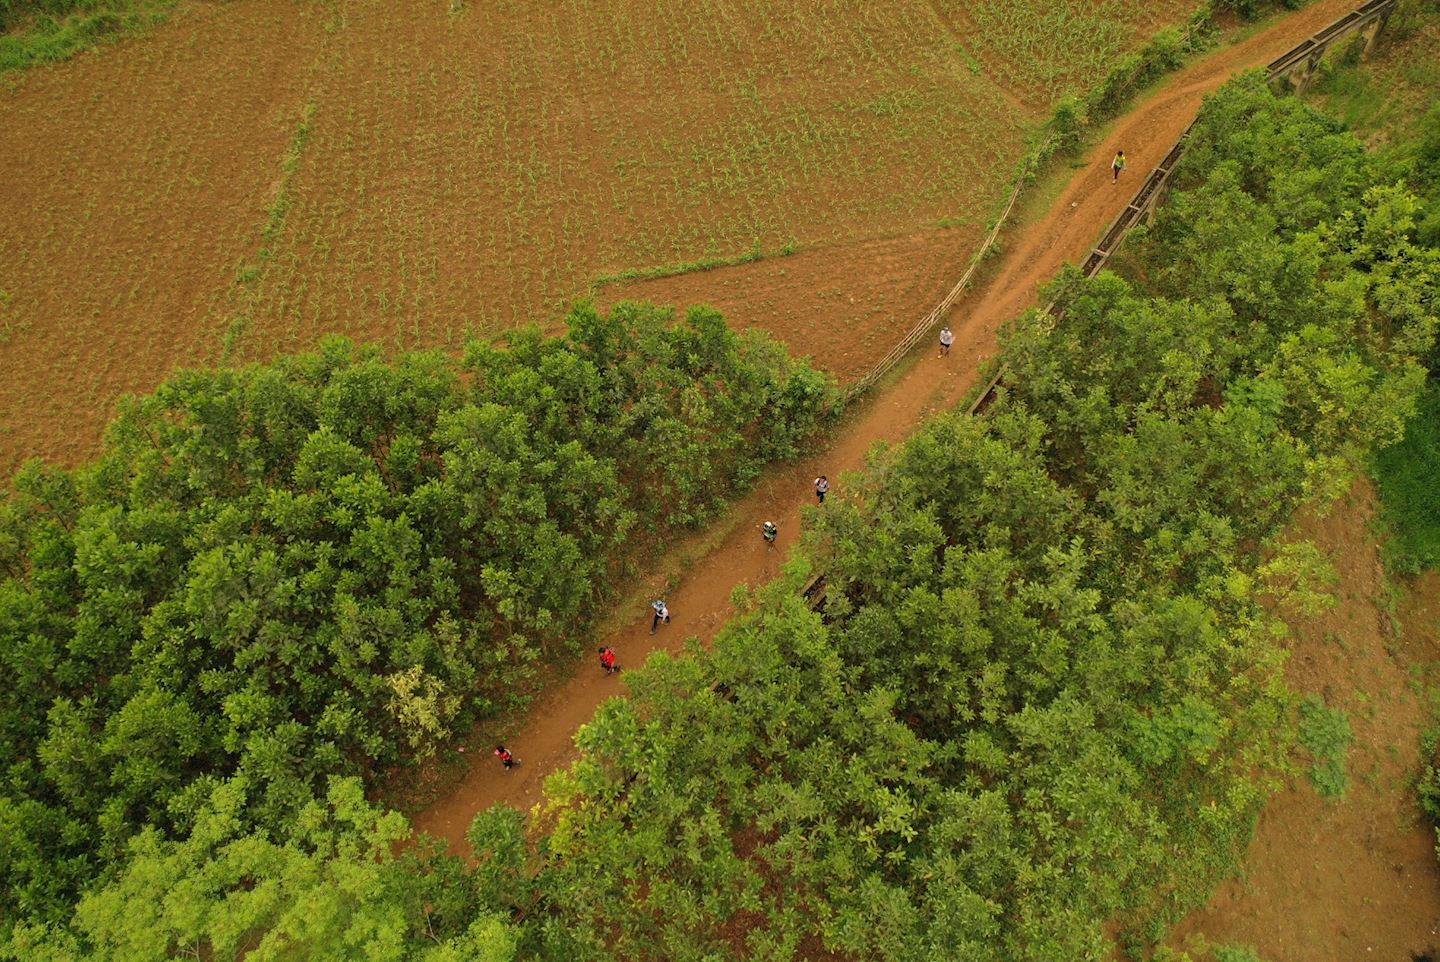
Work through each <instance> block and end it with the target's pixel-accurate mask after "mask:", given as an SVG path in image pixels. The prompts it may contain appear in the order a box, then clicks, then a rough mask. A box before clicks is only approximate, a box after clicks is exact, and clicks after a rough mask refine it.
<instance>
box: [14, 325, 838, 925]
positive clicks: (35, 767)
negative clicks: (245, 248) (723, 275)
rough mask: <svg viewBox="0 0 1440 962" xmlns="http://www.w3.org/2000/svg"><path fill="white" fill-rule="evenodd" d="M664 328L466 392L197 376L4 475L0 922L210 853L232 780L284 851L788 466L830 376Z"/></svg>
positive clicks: (501, 365)
mask: <svg viewBox="0 0 1440 962" xmlns="http://www.w3.org/2000/svg"><path fill="white" fill-rule="evenodd" d="M669 319H670V313H669V311H668V310H662V309H659V308H653V307H649V306H645V305H639V304H623V305H620V306H618V307H616V308H615V310H614V311H613V312H612V313H611V314H610V315H609V316H603V315H601V314H599V313H597V312H596V311H595V310H594V309H593V308H591V307H589V306H586V305H582V306H581V307H579V308H577V309H576V310H575V311H573V312H572V313H571V315H570V316H569V318H568V322H569V328H570V332H569V334H568V336H567V337H565V338H563V339H544V338H542V337H540V336H539V335H538V334H535V333H524V332H522V333H519V334H516V335H515V336H514V337H513V338H512V339H511V342H510V344H509V346H508V347H507V348H506V349H504V350H498V349H494V348H491V347H487V346H484V345H481V344H472V345H471V346H470V348H469V349H468V350H467V352H466V355H465V359H464V362H463V364H459V363H456V362H454V361H452V360H450V359H448V358H446V357H444V356H442V355H440V354H437V353H423V354H409V355H405V356H402V357H399V358H397V359H395V360H394V361H389V362H387V361H385V360H382V359H381V358H380V357H379V355H378V352H376V351H374V350H371V349H359V348H356V347H354V346H353V345H351V344H350V343H349V342H347V341H344V340H342V339H332V340H329V341H326V342H325V343H324V344H323V345H322V346H321V348H320V349H319V350H318V351H317V352H315V353H311V354H305V355H301V356H297V357H290V358H283V359H281V360H279V361H277V362H275V363H274V364H272V365H269V366H264V367H259V366H255V367H249V368H245V369H242V370H218V371H204V372H200V371H196V372H187V373H183V374H180V375H177V376H176V377H174V378H172V379H171V380H170V381H169V382H168V383H167V384H165V385H164V386H163V387H162V388H161V389H160V390H159V391H157V392H156V393H155V394H154V395H153V396H149V397H143V398H137V399H132V400H131V401H129V402H128V403H127V404H126V405H125V406H124V409H123V411H122V413H121V415H120V417H119V418H118V420H117V421H116V422H115V423H114V424H113V425H112V426H111V429H110V432H109V435H108V438H107V442H106V448H105V453H104V455H103V457H101V459H100V460H99V461H97V462H96V463H95V464H93V465H91V466H89V467H87V468H85V469H83V470H80V471H75V472H67V471H61V470H56V469H51V468H47V467H44V466H42V465H40V464H38V463H32V464H30V465H28V466H27V467H26V468H25V469H24V470H22V471H21V472H20V474H19V475H18V476H17V478H16V480H15V491H14V493H13V494H10V495H8V496H6V497H5V498H4V500H3V501H0V575H3V581H0V637H3V645H0V684H3V687H4V688H5V689H6V690H7V691H8V692H10V693H11V695H10V696H8V697H7V700H6V702H5V704H4V707H3V711H0V765H3V771H4V782H3V786H4V787H3V789H0V850H3V851H5V852H6V853H7V856H6V858H5V859H4V860H3V861H0V893H3V895H0V906H4V908H3V909H0V921H3V922H9V921H13V919H14V917H15V915H14V914H13V913H20V914H24V915H31V916H36V917H42V918H43V917H47V916H50V917H53V916H56V915H60V914H63V913H64V912H65V911H67V910H68V907H69V905H70V902H71V900H72V899H73V896H74V894H75V892H76V890H77V889H78V888H79V887H80V886H83V885H85V884H86V883H88V882H89V881H90V880H91V879H93V878H94V877H95V876H96V875H97V873H99V872H102V871H104V870H105V869H106V867H107V866H109V865H111V864H112V863H113V862H114V860H115V859H116V858H118V857H119V856H120V855H121V854H122V853H123V852H124V851H125V848H126V845H127V844H128V843H129V842H130V841H131V840H132V839H135V838H137V837H140V836H146V837H154V838H158V837H161V836H171V837H183V836H185V835H186V834H187V833H193V832H198V831H200V826H202V825H204V824H205V823H204V822H203V821H201V816H202V814H203V813H204V812H206V811H207V806H211V805H213V804H218V803H217V802H215V801H214V800H213V799H212V795H214V793H215V792H216V790H217V789H218V788H219V787H220V786H221V785H222V784H231V783H228V782H227V781H226V780H227V779H233V780H234V781H233V784H234V785H236V786H239V787H235V788H233V789H232V791H233V795H229V796H226V799H227V801H226V802H225V804H226V805H227V806H228V808H227V809H226V811H227V812H231V814H232V815H234V818H238V819H240V821H239V822H238V823H237V824H236V825H230V823H229V822H227V823H226V824H227V825H230V828H231V829H232V830H235V831H239V830H241V829H243V830H247V831H248V830H255V831H261V832H264V833H267V836H268V837H275V838H286V837H289V834H290V830H291V829H292V828H293V827H294V826H296V825H298V824H300V822H303V821H304V819H305V817H306V816H305V814H304V813H305V812H306V811H308V809H307V806H309V805H311V804H312V801H313V799H314V797H315V794H316V791H317V790H319V789H322V788H323V786H324V783H325V780H326V779H327V778H329V777H331V776H334V775H342V774H343V775H354V776H364V777H366V778H370V777H372V776H376V775H378V774H380V773H382V772H383V771H384V770H385V769H387V768H389V767H391V766H394V765H397V764H402V763H404V762H406V761H407V760H410V759H413V758H416V757H418V756H424V755H426V754H427V753H429V752H431V751H433V750H434V748H435V747H436V745H437V744H439V743H441V742H443V741H444V740H446V739H447V738H449V737H450V736H451V735H452V734H453V733H454V732H456V731H457V730H460V729H462V728H463V727H464V726H466V725H468V724H469V723H471V722H472V721H473V720H474V719H476V718H477V717H481V716H484V715H487V714H490V713H492V712H494V711H496V710H497V709H499V708H501V707H505V706H507V705H510V704H513V702H514V699H515V698H516V697H517V692H518V691H520V690H521V689H522V688H523V685H522V684H521V683H522V682H523V681H524V679H525V678H526V677H527V674H528V672H529V671H530V666H531V665H532V664H533V663H534V662H535V661H536V660H537V659H539V658H541V657H544V656H545V655H547V654H552V653H555V652H559V651H573V650H574V649H575V648H576V646H577V644H578V639H580V638H583V633H584V631H585V629H586V625H587V623H588V621H589V619H590V618H591V617H592V615H594V614H595V612H596V610H597V606H598V605H599V604H600V603H601V602H602V601H603V600H604V599H606V598H607V597H609V596H610V589H609V585H610V583H611V580H612V578H613V576H614V575H615V573H616V571H617V565H618V562H619V560H620V555H621V553H622V551H623V550H625V548H626V545H627V542H631V541H635V540H636V539H639V541H640V543H642V544H646V543H650V541H649V540H648V539H649V538H650V537H653V536H654V534H655V533H656V532H661V533H663V532H664V531H666V530H668V529H670V528H672V527H673V526H678V525H687V524H694V523H697V522H699V521H701V520H704V519H706V518H708V517H709V516H710V515H711V514H712V513H713V511H714V510H715V509H716V508H717V506H718V505H719V504H720V503H721V502H722V500H723V499H724V497H725V496H726V495H728V494H729V493H730V492H733V491H734V490H736V489H737V488H738V487H740V486H743V485H745V484H747V483H749V482H750V481H751V480H752V479H753V478H754V476H755V474H756V472H757V471H758V469H759V466H760V465H761V464H763V463H764V462H766V461H768V460H771V459H774V458H779V457H785V456H787V455H790V454H792V453H794V452H795V451H796V450H797V445H798V443H799V441H800V440H801V438H803V437H804V436H805V435H806V434H808V433H809V432H810V431H812V430H813V429H814V427H815V426H816V424H817V423H818V419H819V418H820V417H821V416H822V415H823V414H824V412H825V411H826V410H827V408H828V407H829V405H830V403H831V401H832V399H833V397H834V394H833V391H832V389H831V388H830V386H829V385H828V384H827V383H826V381H825V379H824V378H823V377H822V376H821V375H819V374H817V373H816V372H814V371H813V370H811V369H810V368H808V367H806V366H804V365H803V364H800V363H797V362H793V361H791V360H789V359H788V358H787V357H786V356H785V354H784V352H783V350H782V349H780V348H779V347H778V346H777V345H775V344H774V343H773V342H772V341H770V340H768V339H766V338H765V337H764V336H763V335H757V334H753V333H752V334H747V335H744V336H738V335H736V334H734V333H732V332H731V331H729V330H728V329H727V328H726V326H725V324H724V322H723V320H722V319H721V318H720V316H719V314H718V313H716V312H714V311H713V310H708V309H703V308H696V309H693V310H691V311H690V312H689V314H688V315H687V316H686V318H685V320H684V322H683V324H681V325H678V326H675V327H670V326H668V324H667V322H668V320H669ZM647 532H648V535H647ZM632 547H633V546H632ZM232 809H233V812H232V811H231V810H232ZM236 812H238V813H239V814H234V813H236ZM228 817H229V816H227V818H228ZM297 819H298V820H300V821H299V822H297ZM231 820H232V821H233V819H231ZM147 833H148V835H147ZM157 833H159V834H158V835H157ZM208 838H209V836H207V839H208ZM152 841H153V838H152ZM210 841H212V842H213V839H211V840H210ZM142 842H143V839H142ZM142 842H137V843H136V844H142ZM144 844H149V843H148V842H145V843H144ZM207 844H209V843H208V842H207Z"/></svg>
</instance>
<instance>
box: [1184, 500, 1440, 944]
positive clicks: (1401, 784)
mask: <svg viewBox="0 0 1440 962" xmlns="http://www.w3.org/2000/svg"><path fill="white" fill-rule="evenodd" d="M1373 515H1374V492H1373V489H1372V488H1371V486H1370V485H1369V484H1368V483H1366V482H1357V483H1356V485H1355V486H1354V488H1353V490H1352V491H1351V493H1350V495H1349V496H1348V497H1347V498H1345V499H1344V500H1343V501H1342V502H1341V503H1340V504H1339V505H1338V506H1336V508H1335V509H1334V510H1333V511H1332V512H1331V513H1330V514H1329V516H1328V517H1325V518H1314V517H1311V518H1307V519H1305V520H1303V521H1302V522H1301V524H1300V525H1299V533H1300V534H1301V535H1302V536H1304V537H1308V538H1310V539H1312V540H1313V541H1315V543H1316V544H1317V545H1319V546H1320V548H1321V549H1322V550H1323V551H1325V552H1326V554H1327V556H1328V557H1329V558H1330V560H1331V563H1332V564H1333V565H1334V567H1335V569H1336V572H1337V573H1338V574H1339V582H1338V583H1337V584H1336V585H1335V586H1334V588H1333V589H1332V594H1333V595H1334V597H1335V598H1336V601H1337V604H1336V606H1335V608H1334V609H1333V610H1331V611H1329V612H1327V613H1325V614H1323V615H1321V616H1319V617H1313V618H1294V619H1291V628H1292V634H1291V637H1290V639H1289V640H1288V642H1287V647H1288V648H1289V649H1290V652H1291V654H1290V660H1289V662H1288V663H1287V665H1286V677H1287V679H1288V681H1289V683H1290V685H1291V687H1292V688H1293V689H1294V690H1296V691H1297V692H1301V693H1304V694H1312V695H1316V696H1319V697H1321V698H1322V699H1323V700H1324V701H1325V703H1326V704H1327V705H1329V706H1330V707H1332V708H1339V709H1342V710H1344V711H1345V712H1347V714H1348V715H1349V720H1350V727H1351V730H1352V731H1353V732H1354V735H1355V741H1354V744H1353V747H1352V749H1351V752H1350V755H1349V759H1348V762H1347V768H1348V771H1349V775H1350V787H1349V789H1348V791H1347V792H1346V794H1345V795H1344V796H1343V797H1342V798H1340V799H1338V800H1335V801H1327V800H1326V799H1324V798H1322V797H1321V796H1320V795H1319V794H1318V793H1316V791H1315V790H1314V789H1313V788H1312V787H1311V786H1310V784H1309V782H1308V781H1307V780H1306V779H1305V778H1304V777H1298V778H1295V779H1293V780H1292V783H1291V784H1290V785H1289V786H1288V787H1287V788H1286V789H1285V790H1284V791H1282V792H1281V793H1280V794H1278V795H1276V796H1275V797H1274V798H1272V799H1271V800H1270V801H1269V802H1268V803H1267V804H1266V806H1265V809H1264V811H1263V812H1262V813H1261V816H1260V823H1259V826H1258V828H1257V830H1256V835H1255V838H1254V840H1253V841H1252V843H1251V845H1250V850H1249V853H1248V854H1247V856H1246V859H1245V865H1244V870H1243V871H1244V875H1243V877H1242V878H1241V879H1237V880H1234V881H1230V882H1227V883H1225V884H1224V885H1222V886H1221V887H1220V888H1219V890H1218V891H1216V892H1215V894H1214V896H1213V897H1212V898H1211V900H1210V904H1209V906H1208V907H1207V908H1206V909H1204V910H1203V911H1200V912H1196V913H1194V914H1192V915H1191V916H1190V917H1189V918H1187V919H1186V920H1185V921H1184V922H1183V923H1182V924H1181V925H1179V926H1178V927H1177V928H1176V930H1175V932H1174V933H1173V935H1172V939H1171V941H1172V944H1174V945H1177V946H1180V945H1183V944H1184V943H1185V942H1186V941H1187V940H1191V939H1194V938H1195V937H1196V936H1203V937H1204V938H1205V939H1207V940H1208V941H1209V942H1211V943H1213V944H1220V945H1224V944H1237V945H1248V946H1252V947H1254V948H1255V949H1257V950H1258V952H1259V954H1260V957H1261V958H1263V959H1266V960H1267V962H1289V960H1294V962H1300V960H1304V962H1353V960H1356V959H1376V960H1380V959H1385V960H1394V962H1409V960H1411V959H1412V958H1420V957H1422V956H1423V955H1425V954H1427V953H1428V954H1430V955H1431V956H1433V955H1435V954H1436V953H1437V952H1440V861H1437V859H1436V852H1435V843H1436V838H1435V831H1434V830H1433V829H1432V828H1431V827H1430V826H1429V825H1428V824H1426V822H1425V820H1424V818H1423V816H1422V813H1421V812H1420V809H1419V805H1418V803H1417V801H1416V796H1415V791H1414V788H1413V779H1414V777H1415V774H1416V772H1417V771H1418V770H1419V765H1420V759H1419V753H1420V746H1419V736H1420V731H1421V729H1422V728H1424V727H1425V726H1426V725H1427V724H1428V723H1429V718H1428V705H1427V703H1426V698H1425V696H1424V695H1423V687H1422V684H1421V679H1422V678H1423V676H1424V675H1425V674H1426V672H1427V671H1428V670H1430V669H1432V668H1434V667H1436V666H1440V577H1436V576H1435V575H1433V574H1432V575H1430V576H1428V577H1427V578H1425V579H1422V580H1421V581H1420V582H1418V583H1417V584H1415V585H1413V586H1395V588H1394V590H1395V591H1398V592H1399V593H1400V598H1399V601H1398V604H1396V603H1395V602H1396V599H1395V597H1394V596H1393V595H1392V587H1391V586H1390V585H1388V584H1387V582H1386V579H1385V576H1384V573H1383V571H1382V568H1381V565H1380V560H1379V557H1378V555H1377V552H1376V548H1375V538H1374V535H1373V534H1372V532H1371V530H1370V526H1371V521H1372V518H1373ZM1392 604H1394V605H1395V607H1393V608H1392ZM1392 611H1393V614H1392Z"/></svg>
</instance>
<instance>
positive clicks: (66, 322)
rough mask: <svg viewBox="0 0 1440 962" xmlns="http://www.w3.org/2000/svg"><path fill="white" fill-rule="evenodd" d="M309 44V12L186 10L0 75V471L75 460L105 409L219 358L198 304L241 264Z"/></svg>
mask: <svg viewBox="0 0 1440 962" xmlns="http://www.w3.org/2000/svg"><path fill="white" fill-rule="evenodd" d="M320 32H321V31H320V18H319V13H318V12H317V8H316V6H315V5H312V4H296V3H293V2H291V0H246V2H243V3H235V4H206V5H195V6H186V7H182V8H180V9H179V10H177V12H176V15H175V17H174V18H173V19H172V21H171V22H170V23H168V24H167V25H165V27H163V28H162V30H161V31H160V33H159V34H158V35H156V36H153V37H147V38H141V39H136V40H128V41H124V42H122V43H120V44H117V45H115V46H112V47H106V48H105V49H103V50H100V51H97V52H93V53H89V54H83V55H81V56H79V57H77V58H76V59H75V60H73V61H70V62H68V63H65V64H61V65H57V66H54V67H39V68H33V69H31V70H28V71H25V72H24V73H22V74H16V75H10V76H7V77H6V78H5V80H6V82H7V84H9V85H13V89H11V90H9V91H8V92H6V91H5V90H4V88H3V87H0V210H3V211H4V225H3V227H0V290H3V291H5V292H6V293H7V294H8V295H9V297H8V299H5V303H3V304H0V475H3V476H4V477H5V478H7V479H8V478H9V476H10V474H11V472H12V470H13V469H14V467H15V466H16V465H17V464H18V463H19V461H20V460H21V459H23V458H25V457H28V456H32V455H43V456H45V457H47V458H50V459H54V460H58V461H62V462H68V463H73V462H75V461H78V460H81V459H82V458H84V457H85V456H87V455H89V454H91V453H93V452H94V450H95V448H96V446H97V442H98V440H99V436H100V431H101V429H102V427H103V426H104V424H105V423H106V421H108V420H109V418H110V415H111V413H112V411H113V405H114V403H115V400H116V398H117V397H119V396H120V395H121V394H124V393H127V392H134V391H147V390H152V389H153V388H154V387H155V385H156V383H157V381H158V380H159V379H160V378H162V377H163V376H164V374H165V373H166V372H168V371H170V370H171V369H173V368H174V367H176V366H177V365H181V364H191V363H196V362H199V361H202V360H211V359H213V358H214V357H215V355H216V352H217V349H218V346H219V342H220V335H221V333H222V331H223V323H222V320H221V318H219V317H218V316H215V315H212V313H211V310H210V308H211V305H212V302H213V300H214V299H215V297H216V296H217V295H218V294H219V293H220V292H221V291H223V290H225V289H226V288H227V287H228V286H229V285H230V284H231V282H232V280H233V278H234V274H235V269H236V267H237V266H238V265H239V264H240V262H241V261H242V259H244V258H247V257H250V256H253V252H254V248H255V245H256V243H257V240H258V238H259V236H260V230H261V228H262V227H263V226H264V223H265V211H264V207H265V205H266V204H268V203H269V201H270V195H271V193H272V191H273V187H272V185H273V182H274V179H275V177H276V174H277V172H278V171H277V162H276V158H277V157H279V156H280V155H281V153H282V152H283V150H284V147H285V144H286V142H287V140H288V138H289V136H290V131H291V130H292V128H293V127H294V125H295V119H296V116H297V114H298V112H299V108H300V100H301V93H300V91H299V88H300V87H301V79H302V77H303V74H304V71H305V68H306V67H307V65H308V64H309V63H310V58H311V56H312V55H313V51H314V47H315V44H316V40H315V38H316V37H317V36H318V35H319V34H320ZM219 49H223V50H224V56H223V57H217V56H216V51H217V50H219Z"/></svg>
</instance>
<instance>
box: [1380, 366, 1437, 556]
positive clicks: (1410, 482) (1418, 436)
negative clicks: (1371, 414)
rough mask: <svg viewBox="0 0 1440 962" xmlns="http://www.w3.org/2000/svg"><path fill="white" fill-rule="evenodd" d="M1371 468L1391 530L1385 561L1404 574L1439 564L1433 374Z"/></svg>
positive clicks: (1385, 549) (1435, 397)
mask: <svg viewBox="0 0 1440 962" xmlns="http://www.w3.org/2000/svg"><path fill="white" fill-rule="evenodd" d="M1374 473H1375V480H1376V482H1377V484H1378V486H1379V489H1380V500H1381V503H1382V517H1383V518H1384V520H1385V525H1386V527H1387V528H1388V529H1389V533H1390V537H1389V538H1388V539H1386V542H1385V547H1384V553H1385V561H1386V564H1387V565H1388V566H1389V567H1390V568H1391V569H1392V570H1395V571H1399V572H1402V573H1405V574H1416V573H1418V572H1419V571H1420V569H1422V568H1436V567H1440V494H1437V492H1440V384H1437V383H1436V382H1435V381H1434V380H1433V379H1432V380H1431V382H1430V384H1429V386H1428V387H1427V388H1426V390H1425V393H1424V394H1422V395H1421V396H1420V404H1419V407H1418V409H1417V410H1416V412H1415V416H1414V417H1412V418H1411V419H1410V423H1409V424H1407V425H1406V428H1405V437H1404V439H1403V440H1401V441H1400V443H1399V444H1395V445H1392V446H1391V447H1388V448H1386V449H1385V450H1384V451H1381V452H1380V453H1379V454H1378V455H1377V456H1376V457H1375V464H1374Z"/></svg>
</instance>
